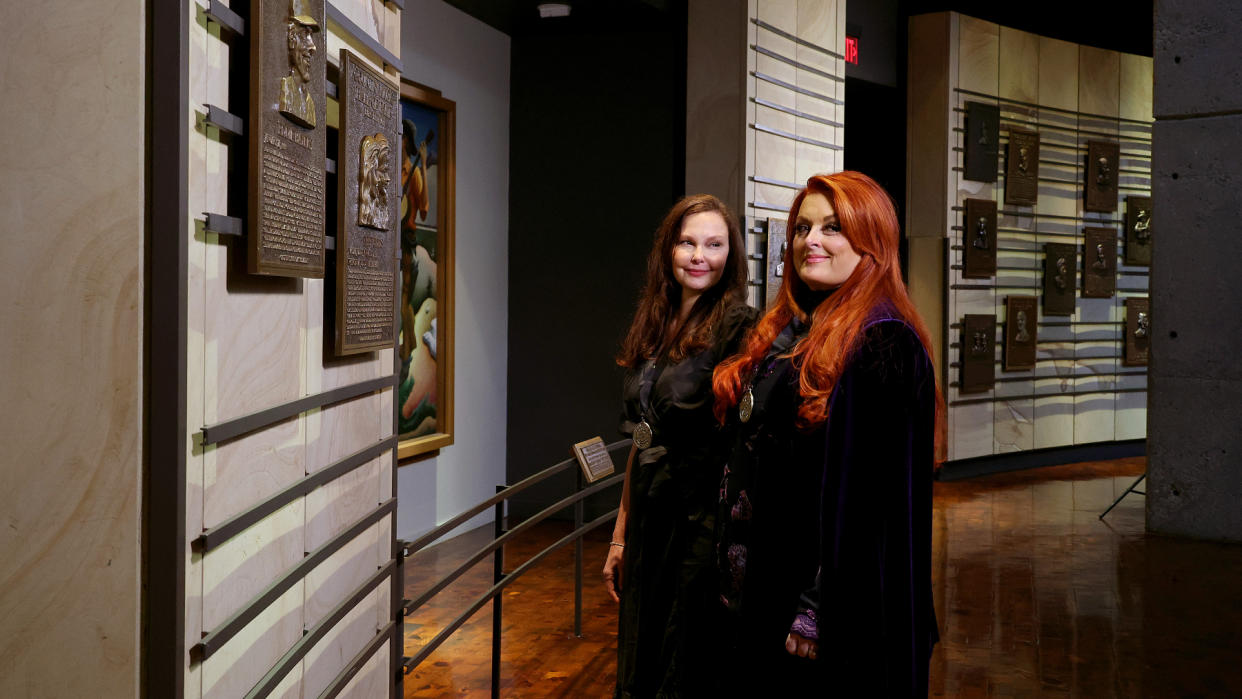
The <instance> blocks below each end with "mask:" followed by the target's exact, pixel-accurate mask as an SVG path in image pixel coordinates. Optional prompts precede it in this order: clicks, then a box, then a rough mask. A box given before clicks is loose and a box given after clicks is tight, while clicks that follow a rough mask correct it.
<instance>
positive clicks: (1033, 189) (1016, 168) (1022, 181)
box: [1005, 127, 1039, 206]
mask: <svg viewBox="0 0 1242 699" xmlns="http://www.w3.org/2000/svg"><path fill="white" fill-rule="evenodd" d="M1038 199H1039V134H1038V133H1037V132H1035V131H1028V130H1027V129H1019V128H1014V127H1010V129H1009V147H1008V148H1007V149H1006V151H1005V203H1006V204H1016V205H1019V206H1034V205H1035V203H1036V202H1037V201H1038Z"/></svg>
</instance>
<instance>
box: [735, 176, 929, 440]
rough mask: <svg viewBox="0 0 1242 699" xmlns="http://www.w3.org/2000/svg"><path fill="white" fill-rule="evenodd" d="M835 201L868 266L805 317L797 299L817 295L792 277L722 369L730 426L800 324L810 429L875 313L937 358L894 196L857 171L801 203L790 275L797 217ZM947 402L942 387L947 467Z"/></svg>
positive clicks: (789, 234) (818, 180) (804, 422)
mask: <svg viewBox="0 0 1242 699" xmlns="http://www.w3.org/2000/svg"><path fill="white" fill-rule="evenodd" d="M811 193H818V194H822V195H824V196H825V197H827V198H828V201H829V202H830V203H831V204H832V208H833V209H834V210H835V211H836V214H837V219H838V220H839V221H840V223H841V235H843V236H845V239H846V240H848V241H849V243H850V245H851V246H853V248H854V251H855V252H857V253H858V255H859V257H860V258H861V259H860V260H859V262H858V266H857V267H855V268H854V272H853V273H852V274H851V275H850V277H849V278H848V279H846V280H845V282H844V283H843V284H842V285H841V286H840V287H839V288H837V290H836V291H835V292H834V293H833V294H832V295H831V296H829V297H828V298H827V299H825V300H824V301H823V302H821V303H820V304H819V305H818V306H816V307H815V308H813V309H803V308H800V307H799V306H798V303H797V301H796V299H798V298H808V297H809V296H812V295H813V292H811V291H810V289H809V288H808V287H807V285H806V282H804V281H803V280H802V278H801V277H799V276H798V275H797V274H796V273H794V274H786V275H785V276H784V278H783V279H782V281H781V288H780V291H779V293H778V295H777V298H776V302H775V303H774V304H773V305H772V307H771V308H770V309H769V310H768V311H767V312H766V313H765V314H764V315H763V318H762V319H760V321H759V323H758V324H757V325H756V326H755V329H754V330H753V331H751V333H750V335H749V336H748V337H747V339H746V342H745V344H744V347H743V349H742V351H741V353H739V354H737V355H735V356H733V357H731V358H730V359H728V360H726V361H724V362H722V363H721V364H720V365H719V366H718V367H717V368H716V372H715V375H714V376H713V378H712V388H713V390H714V391H715V393H716V405H715V412H716V416H717V417H718V418H721V419H723V417H724V414H725V412H726V411H727V410H728V409H729V407H730V406H733V405H736V404H737V401H738V399H739V398H740V396H741V394H742V391H743V390H745V387H744V385H743V384H744V382H745V381H746V379H747V377H749V376H750V374H751V373H752V371H753V369H754V367H755V366H757V365H758V364H759V362H760V361H762V359H763V357H764V355H765V354H767V351H768V348H769V347H770V346H771V345H772V341H773V340H774V339H776V336H777V335H778V334H780V332H781V330H782V329H784V327H785V325H786V324H788V323H789V321H790V320H792V319H793V318H794V317H795V316H797V317H798V318H800V319H802V320H806V319H807V315H808V311H809V312H810V317H811V318H810V319H811V329H810V331H809V332H808V335H807V338H806V340H805V341H803V342H801V343H799V344H798V345H797V346H795V347H794V349H793V350H792V351H791V352H790V356H791V357H792V358H793V362H794V364H795V366H797V367H798V368H799V369H798V371H799V376H798V392H799V394H800V395H801V397H802V404H801V405H799V406H798V423H799V425H800V426H803V427H807V426H811V425H816V424H820V423H823V422H824V421H826V420H827V419H828V400H829V398H830V397H831V395H832V389H833V388H834V387H835V386H836V384H837V379H839V378H840V377H841V373H842V371H844V369H845V365H846V363H847V362H848V361H849V359H850V357H851V355H852V354H853V353H854V351H855V350H857V349H858V345H859V344H860V343H861V341H862V336H863V330H864V329H865V324H866V321H867V319H868V317H869V316H870V314H871V313H872V311H873V310H875V309H876V308H878V307H880V306H887V307H889V308H891V311H892V313H893V315H895V316H896V317H898V318H900V319H901V320H903V321H905V323H906V324H908V325H909V326H910V327H911V328H912V329H913V330H914V332H915V333H916V334H917V335H918V337H919V341H920V342H922V344H923V349H924V350H925V351H926V352H927V356H928V357H929V358H931V357H933V354H932V347H931V337H930V335H929V334H928V332H927V326H926V325H925V324H924V323H923V319H922V318H921V317H920V316H919V313H918V311H917V310H915V308H914V303H913V302H912V301H911V300H910V296H909V294H907V293H906V285H905V283H904V282H903V281H902V279H901V266H900V261H899V259H898V237H899V235H900V231H899V228H898V224H897V212H896V210H895V209H894V208H893V202H892V199H890V198H889V195H888V192H886V191H884V188H882V187H881V186H880V185H879V184H877V183H876V182H875V180H872V179H871V178H870V177H867V176H866V175H864V174H862V173H860V172H853V171H845V172H838V173H836V174H834V175H815V176H813V177H811V178H810V179H809V180H807V183H806V187H805V188H804V189H803V190H802V191H800V192H798V195H797V196H796V197H794V201H793V206H792V207H791V208H790V210H789V219H788V222H787V224H786V226H785V269H787V270H793V269H795V266H794V260H793V236H794V228H795V223H796V222H797V218H798V210H799V209H800V208H801V206H802V202H803V200H804V199H806V197H807V195H808V194H811ZM944 417H945V415H944V399H943V397H942V396H941V393H940V387H939V386H938V385H937V386H936V458H937V460H940V459H941V458H942V457H941V454H942V453H943V452H942V450H943V446H944V422H945V421H944Z"/></svg>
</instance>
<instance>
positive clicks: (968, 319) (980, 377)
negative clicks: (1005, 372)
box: [958, 315, 996, 393]
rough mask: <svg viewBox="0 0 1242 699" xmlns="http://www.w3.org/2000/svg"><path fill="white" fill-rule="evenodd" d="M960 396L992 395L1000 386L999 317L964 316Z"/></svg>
mask: <svg viewBox="0 0 1242 699" xmlns="http://www.w3.org/2000/svg"><path fill="white" fill-rule="evenodd" d="M960 356H961V365H962V381H961V386H960V387H959V388H958V392H959V393H981V392H983V391H990V390H992V387H993V386H994V385H995V384H996V316H994V315H965V316H962V343H961V354H960Z"/></svg>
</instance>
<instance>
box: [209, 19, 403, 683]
mask: <svg viewBox="0 0 1242 699" xmlns="http://www.w3.org/2000/svg"><path fill="white" fill-rule="evenodd" d="M332 4H334V5H335V6H336V7H337V9H340V10H341V11H342V12H343V13H344V14H345V16H346V17H347V18H348V19H349V21H350V22H352V23H354V24H356V25H358V26H359V27H360V28H361V30H362V31H363V33H364V34H365V35H366V36H368V37H370V38H372V39H375V40H377V41H380V42H381V44H383V45H384V46H386V47H387V48H388V49H389V50H391V51H392V52H393V53H399V45H400V32H399V27H400V14H399V12H398V11H397V9H396V6H395V5H390V4H388V3H384V2H382V1H380V0H334V1H333V3H332ZM326 24H327V31H325V32H324V33H323V35H322V37H323V40H324V42H325V44H326V50H325V53H327V54H328V59H329V61H330V62H331V63H333V64H335V63H336V61H337V56H336V53H337V51H338V50H339V49H340V48H341V47H344V46H348V47H349V48H350V49H351V50H353V51H354V52H355V53H358V54H359V55H360V57H361V58H362V59H363V61H364V62H367V63H369V64H370V65H372V66H374V67H377V68H384V66H383V64H382V63H381V60H380V58H379V57H378V56H376V55H372V54H370V50H369V49H367V48H366V44H365V43H364V42H363V41H361V40H359V39H357V38H354V37H349V36H344V35H343V34H342V33H341V31H342V29H341V27H339V26H337V25H336V23H335V22H331V23H326ZM243 46H244V44H243ZM190 49H191V59H190V66H191V78H190V82H189V87H190V90H191V92H190V95H191V96H190V100H191V109H192V110H193V111H196V112H197V113H204V112H205V111H206V108H205V105H206V104H213V105H215V106H218V107H221V108H224V109H229V110H231V111H234V112H235V113H238V114H242V115H244V114H245V113H246V111H247V109H248V106H247V105H246V104H240V105H237V104H234V105H230V104H229V103H228V98H229V95H230V93H232V92H234V91H235V90H234V89H233V88H234V86H231V85H230V82H229V81H230V80H231V79H234V78H235V77H236V71H235V70H234V66H233V63H234V60H233V58H234V53H235V51H234V50H233V49H232V48H231V38H230V36H229V35H228V34H227V33H226V32H225V33H222V32H221V30H220V28H219V27H218V26H216V25H215V24H214V23H213V22H211V21H209V20H207V19H205V18H204V17H203V16H202V15H201V14H200V15H198V21H196V22H194V23H193V27H192V29H191V43H190ZM242 51H243V52H244V51H245V49H242ZM385 70H386V73H387V75H389V77H390V78H392V79H393V80H394V82H395V81H396V76H395V73H394V71H393V69H392V68H391V67H389V68H386V69H385ZM328 106H329V109H328V112H329V118H328V125H329V127H331V128H335V126H336V124H338V123H339V111H338V105H337V104H336V102H335V100H329V104H328ZM187 128H188V129H190V133H189V148H190V158H189V163H190V168H191V172H190V176H189V178H188V182H189V186H190V187H191V188H192V191H191V193H190V195H191V205H190V216H191V220H190V221H188V222H187V231H188V234H189V235H190V236H191V241H190V252H189V256H190V268H189V275H190V277H189V279H188V284H189V299H188V304H189V322H188V326H189V336H188V338H187V344H188V347H187V365H188V374H189V375H188V376H187V394H188V399H189V401H190V406H189V410H188V417H187V424H186V436H187V445H188V446H187V448H188V450H189V451H188V455H187V478H186V481H187V493H186V495H187V501H188V505H187V512H186V518H187V542H186V547H187V548H186V550H187V585H186V590H185V593H186V610H187V611H186V618H187V628H186V640H187V650H189V649H190V648H191V647H193V646H194V644H196V643H197V642H198V640H199V638H200V637H201V635H202V633H203V632H204V631H206V632H210V631H212V630H213V629H216V628H219V627H220V626H221V625H222V623H223V622H224V621H225V620H226V619H227V618H229V617H230V616H231V615H233V614H235V613H237V612H238V611H240V610H244V609H246V608H247V607H248V606H249V605H250V603H251V600H252V599H254V597H255V596H256V595H257V594H258V593H260V592H261V591H262V590H263V589H265V588H266V587H267V586H268V585H270V584H271V583H272V582H273V581H275V580H277V579H280V578H282V577H283V576H285V575H286V574H288V572H289V571H290V570H292V569H293V568H294V567H295V566H297V565H298V564H299V563H300V562H301V561H302V560H303V559H304V557H305V556H306V555H308V554H309V553H310V552H313V551H314V550H316V549H317V548H319V547H321V546H323V545H324V544H325V543H327V542H328V541H329V540H331V539H332V538H333V537H334V536H336V535H338V534H339V533H340V532H342V531H345V530H346V529H347V528H348V527H349V526H350V525H352V524H353V523H354V522H356V521H358V520H359V519H360V518H362V517H364V516H366V515H368V514H369V513H371V512H373V511H374V510H375V508H376V507H377V506H379V504H380V503H381V502H385V501H387V500H388V499H389V498H391V496H392V495H393V493H392V489H393V485H392V478H393V468H394V466H393V455H392V453H390V452H385V453H383V454H382V455H380V456H379V457H377V458H374V459H371V460H370V461H369V462H367V463H365V464H362V465H361V466H359V467H358V468H356V469H354V470H352V471H350V472H348V473H345V474H343V475H340V476H338V477H336V478H334V479H333V480H331V481H329V482H327V483H326V484H323V485H320V486H318V487H316V488H313V489H310V490H309V492H307V493H306V494H305V495H302V496H298V497H294V498H293V499H292V500H291V501H289V502H287V503H286V504H284V505H283V506H282V507H280V508H278V509H277V510H276V511H275V512H274V513H272V514H269V515H267V516H265V517H263V518H261V519H259V520H258V521H256V522H254V523H252V524H249V525H248V526H246V528H245V529H244V530H242V531H241V532H239V533H237V534H236V535H234V536H232V537H231V538H229V539H227V540H224V541H222V542H220V543H216V544H213V545H212V546H211V547H210V548H209V549H208V550H206V552H205V553H199V552H195V551H193V550H192V548H191V546H190V541H191V540H193V539H195V538H196V537H198V536H199V535H200V534H201V533H202V532H203V531H204V529H208V528H211V527H216V526H218V525H220V524H221V523H223V522H225V521H227V520H228V519H229V518H231V517H234V516H237V515H239V514H242V513H245V512H247V511H249V510H251V509H252V508H254V507H255V506H256V505H259V504H260V503H262V502H263V501H264V500H265V499H267V498H269V497H272V496H273V495H275V494H277V493H280V492H281V491H283V490H285V489H286V488H289V487H290V486H293V485H295V484H296V483H298V482H299V481H300V480H302V479H303V478H305V477H307V475H308V474H313V473H316V472H318V471H320V470H321V469H324V468H326V467H329V466H331V465H333V464H335V463H337V462H338V461H339V460H341V459H342V458H344V457H346V456H348V455H350V454H352V453H354V452H356V451H358V450H360V449H362V448H364V447H367V446H371V445H374V444H376V443H378V442H380V441H381V440H383V439H385V438H387V437H389V436H391V434H392V429H393V424H392V421H393V419H392V416H393V410H394V406H393V395H392V394H393V391H392V389H391V388H385V389H382V390H378V391H374V392H372V393H368V394H365V395H362V396H358V397H356V398H353V399H350V400H346V401H341V402H337V403H334V404H330V405H327V406H324V407H323V408H317V409H311V410H308V411H305V412H303V413H301V414H299V415H297V416H295V417H291V418H288V419H286V420H283V421H281V422H279V423H275V424H271V425H265V426H261V427H259V428H257V429H254V430H252V431H250V432H248V433H246V434H244V435H242V436H240V437H237V438H233V439H230V440H228V441H224V442H221V443H218V444H206V445H204V444H202V436H201V432H200V430H201V428H202V427H203V426H204V425H211V424H215V423H219V422H223V421H227V420H230V419H232V418H236V417H239V416H243V415H247V414H250V413H254V412H256V411H260V410H264V409H267V408H272V407H275V406H278V405H280V404H282V403H286V402H289V401H292V400H295V399H298V398H302V397H307V396H316V395H318V394H320V393H322V392H324V391H329V390H332V389H336V388H342V387H346V386H350V385H352V384H357V383H360V382H363V381H368V380H373V379H377V378H382V377H385V376H389V375H391V373H392V371H393V350H391V349H388V350H383V351H378V352H372V353H367V354H363V355H359V356H354V357H348V358H341V359H338V358H336V357H334V356H332V352H331V350H330V349H329V348H327V347H326V345H325V335H326V333H328V332H330V323H325V319H324V313H325V308H324V302H325V298H324V293H325V289H326V288H327V287H326V286H325V285H326V284H329V283H334V281H333V279H332V277H331V275H329V276H328V277H327V278H325V279H271V278H262V277H257V276H252V275H248V274H246V273H245V272H244V269H245V257H244V256H245V252H246V250H245V245H244V241H242V240H238V239H235V238H230V237H227V236H218V235H216V234H213V233H206V232H205V231H203V230H202V223H201V222H199V221H196V220H195V219H197V218H199V217H201V216H202V212H204V211H210V212H213V213H221V214H232V215H242V212H236V211H230V210H229V201H228V199H229V197H228V190H229V187H230V186H231V183H230V181H229V177H230V167H229V158H230V157H233V158H236V157H238V155H239V154H238V151H236V149H237V147H238V144H237V143H236V142H233V141H230V139H229V138H227V137H222V136H220V135H219V134H218V133H216V131H215V128H214V127H204V126H202V125H201V124H200V123H198V122H197V121H196V122H195V123H193V124H188V125H187ZM243 148H244V146H243ZM230 149H233V151H232V153H230ZM325 155H335V154H325ZM240 157H243V158H244V157H245V151H244V150H242V151H240ZM328 196H329V197H331V196H335V194H334V192H329V193H328ZM331 233H332V230H331V226H329V234H331ZM381 481H382V482H381ZM391 519H392V517H391V515H390V516H387V517H384V518H382V519H381V520H380V521H378V522H376V523H375V524H374V525H372V526H370V527H368V528H367V529H365V530H364V531H363V532H362V534H361V535H359V536H357V537H354V538H352V539H351V540H349V541H347V542H345V543H344V545H343V546H342V547H341V548H340V549H339V550H337V551H335V552H334V553H333V554H331V555H329V556H328V557H327V558H326V559H325V560H324V561H322V562H321V563H319V565H318V566H316V567H315V568H313V569H311V570H310V572H309V573H307V574H306V575H305V577H303V578H301V579H298V580H296V581H295V582H294V584H293V586H292V587H291V588H290V589H289V590H287V591H286V592H285V593H283V594H282V595H281V596H280V597H279V598H278V599H277V600H276V601H275V602H273V603H271V604H270V605H268V606H267V607H266V608H264V609H262V610H258V614H257V616H255V617H254V618H253V619H251V620H250V621H249V622H248V623H247V624H246V625H245V627H244V628H243V629H242V630H241V631H240V632H238V633H237V635H236V636H234V637H232V638H231V639H229V640H228V641H227V642H225V643H224V645H223V646H221V647H219V649H218V650H215V651H214V652H210V653H208V655H207V657H206V659H205V660H201V661H198V660H195V661H191V659H190V657H189V654H187V663H186V668H185V672H186V679H185V681H186V694H187V696H193V697H199V696H205V697H235V696H244V695H245V694H246V693H247V692H249V691H250V690H251V688H252V687H253V686H254V684H255V683H256V682H257V681H258V680H259V679H260V678H261V677H263V676H264V675H265V674H267V673H268V671H269V670H270V669H271V668H272V667H273V665H274V664H275V663H276V662H277V660H278V659H279V658H281V657H282V656H283V655H284V654H285V653H286V652H288V651H289V650H290V648H292V647H293V646H294V644H295V643H296V642H297V641H298V640H299V639H301V638H302V637H303V635H304V634H305V633H306V632H307V631H309V630H310V629H311V628H313V627H314V625H315V624H316V623H318V622H320V621H321V620H323V619H324V617H325V615H327V614H328V613H329V612H330V611H332V610H333V609H335V608H337V607H338V605H340V603H341V602H342V601H344V600H346V599H348V598H349V596H351V595H352V594H353V593H354V592H355V590H356V589H357V588H358V586H359V585H360V584H362V583H363V582H364V581H365V580H367V579H368V578H369V577H370V576H372V575H374V574H375V572H376V571H377V570H379V569H380V568H381V567H382V566H384V565H385V564H387V563H388V562H389V561H390V560H391V559H392V555H393V539H392V537H393V535H394V532H393V529H392V525H391ZM390 587H391V583H390V582H389V581H387V580H385V581H383V582H382V583H380V584H379V585H378V586H377V588H376V589H375V590H373V591H372V592H371V593H370V594H369V595H367V596H366V597H365V599H364V601H363V602H362V603H361V604H358V605H355V606H354V607H353V608H352V609H349V610H348V611H347V613H346V616H345V618H344V619H343V620H341V622H340V623H338V624H336V628H335V629H333V630H331V631H329V633H328V634H327V636H325V638H324V639H322V640H321V641H320V642H319V643H318V644H317V645H316V647H314V648H311V649H310V650H309V653H308V654H307V655H306V657H304V658H303V659H302V660H300V661H298V662H296V663H294V665H293V666H292V669H291V670H290V671H289V672H288V673H287V674H286V675H285V676H284V677H282V678H277V681H278V686H277V687H276V688H275V691H274V692H273V694H272V696H277V697H291V698H292V697H302V696H317V695H318V693H319V692H320V691H322V689H324V688H325V687H326V686H327V685H328V684H329V683H331V682H332V681H333V680H334V679H335V677H336V675H337V673H338V672H339V671H340V670H341V669H342V668H343V667H344V664H345V662H347V661H348V660H349V659H352V658H353V657H354V656H355V655H356V654H357V653H358V652H359V651H360V650H362V648H363V647H364V646H365V645H366V644H367V643H369V642H370V641H371V640H372V639H373V638H374V635H375V633H376V632H377V630H378V629H380V628H382V627H384V626H386V625H387V624H388V623H389V622H390V621H391V620H392V619H391V616H392V615H391V609H390V604H391V590H390ZM193 657H195V658H197V657H198V656H193ZM390 660H391V656H390V655H389V654H388V653H387V651H385V652H383V653H378V654H376V655H375V656H374V657H373V659H372V661H371V662H370V663H369V664H368V666H367V668H364V672H362V673H360V674H359V678H356V679H355V682H354V683H353V684H352V686H353V687H354V689H352V690H349V691H353V692H358V691H366V692H368V694H367V696H383V695H386V694H387V693H388V689H389V687H388V684H389V678H390V677H392V672H391V668H390V667H389V665H390ZM359 688H364V689H362V690H360V689H359Z"/></svg>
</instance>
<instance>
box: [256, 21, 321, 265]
mask: <svg viewBox="0 0 1242 699" xmlns="http://www.w3.org/2000/svg"><path fill="white" fill-rule="evenodd" d="M249 27H250V31H249V38H250V123H249V124H248V128H249V130H250V180H249V192H250V194H249V197H250V202H249V212H248V213H249V218H248V224H247V229H248V230H247V237H248V238H249V241H248V244H249V250H248V253H249V254H248V263H247V268H248V269H249V271H250V272H251V273H252V274H267V275H274V276H280V277H322V276H323V267H324V180H325V176H326V175H325V172H324V160H325V158H326V156H327V128H328V127H327V123H326V117H325V108H326V99H325V97H324V47H325V41H326V39H325V36H324V0H253V2H252V3H251V16H250V22H249Z"/></svg>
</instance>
